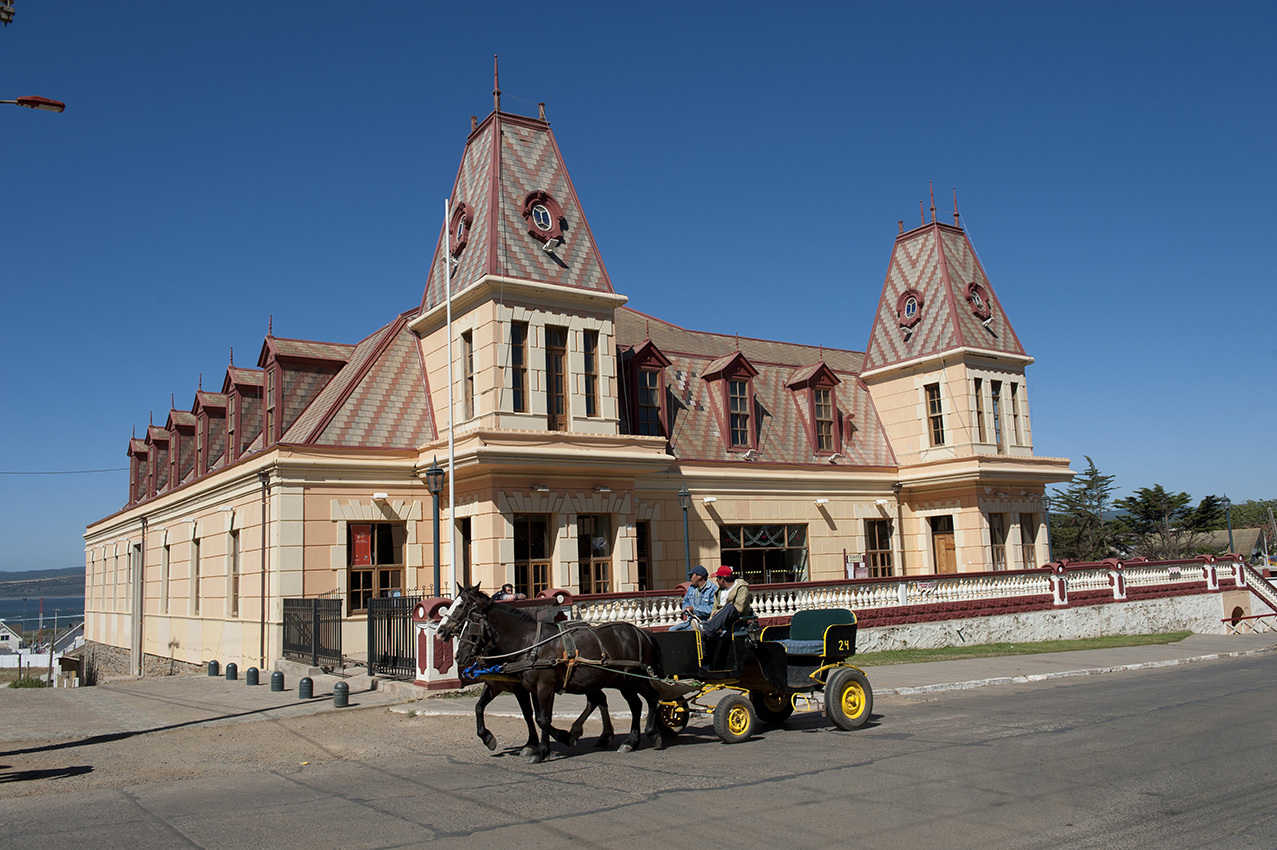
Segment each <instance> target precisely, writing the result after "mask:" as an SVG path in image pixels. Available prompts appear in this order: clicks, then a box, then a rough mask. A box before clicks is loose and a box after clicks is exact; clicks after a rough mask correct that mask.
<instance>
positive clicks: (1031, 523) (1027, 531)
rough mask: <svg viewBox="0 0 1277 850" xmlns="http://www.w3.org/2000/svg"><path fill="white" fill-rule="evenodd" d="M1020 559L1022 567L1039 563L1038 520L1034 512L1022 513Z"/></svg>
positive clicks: (1026, 567)
mask: <svg viewBox="0 0 1277 850" xmlns="http://www.w3.org/2000/svg"><path fill="white" fill-rule="evenodd" d="M1020 560H1021V564H1020V567H1021V569H1026V570H1031V569H1033V568H1034V567H1036V566H1037V565H1038V521H1037V517H1035V516H1034V515H1033V514H1020Z"/></svg>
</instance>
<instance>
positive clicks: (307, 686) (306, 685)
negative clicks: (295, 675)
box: [297, 676, 315, 699]
mask: <svg viewBox="0 0 1277 850" xmlns="http://www.w3.org/2000/svg"><path fill="white" fill-rule="evenodd" d="M297 698H298V699H314V698H315V683H314V681H313V680H312V679H311V678H310V677H309V676H303V677H302V678H301V679H298V680H297Z"/></svg>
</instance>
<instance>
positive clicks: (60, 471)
mask: <svg viewBox="0 0 1277 850" xmlns="http://www.w3.org/2000/svg"><path fill="white" fill-rule="evenodd" d="M128 471H129V468H128V467H127V466H117V467H115V468H114V469H55V470H45V471H40V472H17V471H9V470H0V475H92V474H93V473H95V472H128Z"/></svg>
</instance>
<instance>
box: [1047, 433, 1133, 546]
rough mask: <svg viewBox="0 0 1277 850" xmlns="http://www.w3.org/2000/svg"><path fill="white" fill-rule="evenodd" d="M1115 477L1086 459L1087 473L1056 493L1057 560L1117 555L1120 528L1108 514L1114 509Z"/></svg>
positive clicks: (1053, 534) (1054, 542) (1054, 536)
mask: <svg viewBox="0 0 1277 850" xmlns="http://www.w3.org/2000/svg"><path fill="white" fill-rule="evenodd" d="M1113 489H1114V488H1113V476H1112V475H1102V474H1101V473H1100V471H1099V470H1098V469H1096V467H1095V461H1093V460H1091V458H1090V457H1089V456H1088V457H1087V458H1086V471H1085V472H1083V473H1082V474H1081V475H1079V476H1077V477H1076V478H1074V479H1073V483H1072V484H1070V485H1069V487H1068V489H1066V490H1064V491H1060V490H1056V491H1055V499H1054V503H1055V504H1054V505H1053V510H1052V512H1051V542H1052V548H1053V549H1054V553H1055V557H1056V558H1060V559H1065V558H1067V559H1068V560H1071V561H1100V560H1103V559H1104V558H1107V557H1109V556H1111V555H1113V554H1116V544H1117V529H1116V527H1115V526H1114V523H1113V522H1112V521H1111V520H1107V519H1105V517H1104V515H1105V514H1106V513H1108V511H1109V510H1110V509H1111V507H1112V501H1113Z"/></svg>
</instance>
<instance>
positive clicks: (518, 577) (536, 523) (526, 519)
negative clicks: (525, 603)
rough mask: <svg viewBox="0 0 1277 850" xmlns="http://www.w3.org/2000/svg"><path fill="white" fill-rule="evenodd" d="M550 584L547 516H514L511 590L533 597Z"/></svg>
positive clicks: (548, 519)
mask: <svg viewBox="0 0 1277 850" xmlns="http://www.w3.org/2000/svg"><path fill="white" fill-rule="evenodd" d="M549 587H550V517H549V516H548V515H547V514H515V515H514V589H515V590H517V591H518V592H519V593H522V594H525V595H526V596H536V595H537V594H538V593H540V592H541V591H543V590H547V589H549Z"/></svg>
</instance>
